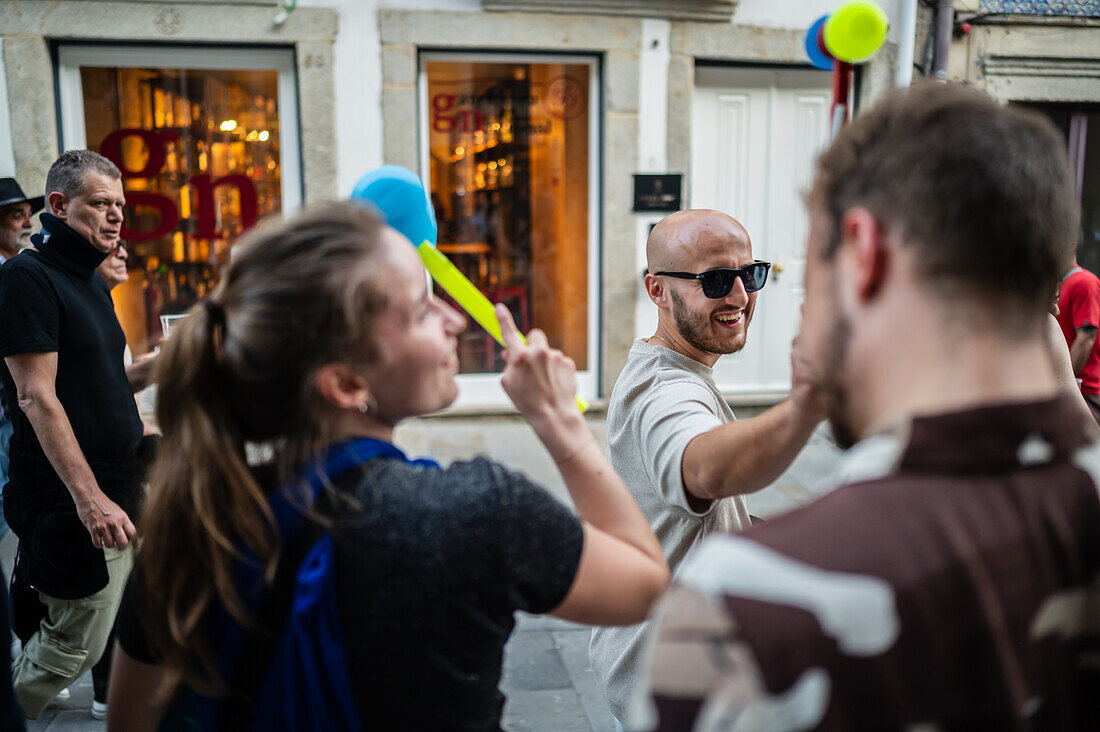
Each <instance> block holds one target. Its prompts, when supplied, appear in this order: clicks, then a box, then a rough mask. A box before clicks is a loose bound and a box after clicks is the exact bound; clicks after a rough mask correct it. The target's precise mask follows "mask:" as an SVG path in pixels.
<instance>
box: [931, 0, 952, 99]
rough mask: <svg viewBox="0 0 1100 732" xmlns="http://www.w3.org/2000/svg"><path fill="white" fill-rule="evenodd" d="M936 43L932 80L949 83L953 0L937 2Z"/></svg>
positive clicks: (933, 54) (933, 55) (939, 0)
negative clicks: (948, 68)
mask: <svg viewBox="0 0 1100 732" xmlns="http://www.w3.org/2000/svg"><path fill="white" fill-rule="evenodd" d="M935 22H936V42H935V50H934V51H933V53H932V78H934V79H935V80H936V81H947V54H948V53H949V52H950V50H951V34H952V32H953V30H954V25H955V3H954V2H953V0H937V2H936V20H935Z"/></svg>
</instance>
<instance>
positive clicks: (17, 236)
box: [0, 178, 45, 262]
mask: <svg viewBox="0 0 1100 732" xmlns="http://www.w3.org/2000/svg"><path fill="white" fill-rule="evenodd" d="M44 204H45V196H35V197H34V198H27V196H26V194H25V193H23V189H22V188H20V187H19V183H18V182H16V180H15V178H0V262H3V261H4V260H5V259H8V258H10V257H14V256H15V255H16V254H18V253H19V251H20V250H21V249H26V248H27V247H29V246H30V245H31V216H33V215H34V214H35V213H36V212H38V211H40V210H42V206H43V205H44Z"/></svg>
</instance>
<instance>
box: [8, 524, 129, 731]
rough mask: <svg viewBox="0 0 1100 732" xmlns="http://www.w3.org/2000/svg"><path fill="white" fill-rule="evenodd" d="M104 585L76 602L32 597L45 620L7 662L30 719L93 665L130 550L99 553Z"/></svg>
mask: <svg viewBox="0 0 1100 732" xmlns="http://www.w3.org/2000/svg"><path fill="white" fill-rule="evenodd" d="M103 556H104V558H105V559H106V560H107V574H108V576H109V577H110V580H109V581H108V583H107V586H106V587H104V588H103V589H102V590H100V591H99V592H97V593H95V594H94V595H91V596H89V597H83V598H81V599H79V600H59V599H58V598H56V597H50V596H49V595H44V594H42V593H41V592H39V593H38V596H39V597H40V598H41V599H42V603H43V604H44V605H45V606H46V617H45V618H43V619H42V624H41V625H40V626H39V628H38V630H37V631H36V632H35V634H34V635H33V636H31V638H30V640H28V641H27V644H26V645H25V646H24V647H23V652H22V653H21V654H19V657H18V658H17V659H16V660H15V663H14V664H12V671H11V676H12V685H13V686H14V687H15V698H16V699H18V700H19V704H20V706H22V707H23V713H24V714H26V715H27V717H28V718H30V719H38V715H39V714H41V713H42V710H43V709H45V708H46V705H47V704H49V703H50V702H51V701H52V700H53V698H54V697H55V696H57V692H59V691H61V690H62V689H64V688H65V687H67V686H68V685H69V684H71V683H73V682H74V681H76V680H77V679H78V678H80V676H81V675H82V674H84V673H85V672H86V671H87V670H88V669H90V668H91V667H92V666H94V665H95V664H96V662H97V661H98V660H99V657H100V656H102V655H103V649H104V647H105V646H106V645H107V636H108V635H109V634H110V632H111V627H112V626H113V625H114V623H115V615H116V614H117V613H118V606H119V603H120V602H121V601H122V592H123V590H125V589H126V580H127V578H128V577H129V576H130V569H131V568H132V567H133V566H134V552H133V548H132V547H130V546H127V547H126V548H125V549H104V550H103Z"/></svg>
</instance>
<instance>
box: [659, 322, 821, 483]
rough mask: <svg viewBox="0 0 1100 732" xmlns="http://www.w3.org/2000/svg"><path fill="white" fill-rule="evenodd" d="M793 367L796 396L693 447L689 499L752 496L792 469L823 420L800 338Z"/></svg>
mask: <svg viewBox="0 0 1100 732" xmlns="http://www.w3.org/2000/svg"><path fill="white" fill-rule="evenodd" d="M791 366H792V379H791V395H790V397H788V398H787V399H785V400H784V401H782V402H780V403H779V404H776V405H775V406H774V407H772V408H771V409H769V410H768V411H766V412H764V413H763V414H760V415H757V416H756V417H751V418H749V419H745V420H740V421H737V422H730V423H729V424H725V425H722V426H721V427H716V428H714V429H713V430H710V431H709V432H705V433H703V434H701V435H699V436H698V437H696V438H695V439H693V440H692V441H691V442H689V443H688V446H687V448H686V449H685V450H684V457H683V461H682V465H681V471H682V475H683V481H684V490H685V491H686V492H687V494H688V498H689V499H692V498H694V499H696V500H714V499H717V498H725V497H727V496H732V495H737V494H741V493H752V492H753V491H758V490H760V489H761V488H764V487H766V486H768V485H770V484H771V483H772V482H773V481H774V480H775V479H776V478H778V477H779V476H780V475H781V474H782V473H783V471H784V470H786V469H787V468H788V467H790V464H791V463H792V462H793V461H794V459H795V457H796V456H797V455H798V453H799V452H800V451H801V450H802V447H803V446H804V445H805V444H806V441H807V440H809V439H810V435H811V434H813V431H814V428H815V427H816V426H817V424H818V422H820V421H821V419H822V416H823V410H822V407H821V400H820V397H819V395H818V392H817V390H816V388H815V387H814V386H813V384H812V383H811V378H810V373H811V372H810V369H809V368H808V367H807V365H806V363H805V361H804V360H803V356H802V353H801V351H800V349H799V342H798V339H796V340H795V343H794V344H793V346H792V351H791Z"/></svg>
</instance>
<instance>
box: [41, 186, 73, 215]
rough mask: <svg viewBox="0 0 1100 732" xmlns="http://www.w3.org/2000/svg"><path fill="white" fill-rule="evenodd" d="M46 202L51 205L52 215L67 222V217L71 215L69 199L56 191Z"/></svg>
mask: <svg viewBox="0 0 1100 732" xmlns="http://www.w3.org/2000/svg"><path fill="white" fill-rule="evenodd" d="M46 201H47V202H48V203H49V204H50V213H52V214H53V215H54V216H56V217H57V218H59V219H61V220H63V221H64V220H65V217H66V216H68V215H69V197H68V196H66V195H65V194H64V193H62V192H60V191H54V192H53V193H51V194H50V195H49V196H47V197H46Z"/></svg>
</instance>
